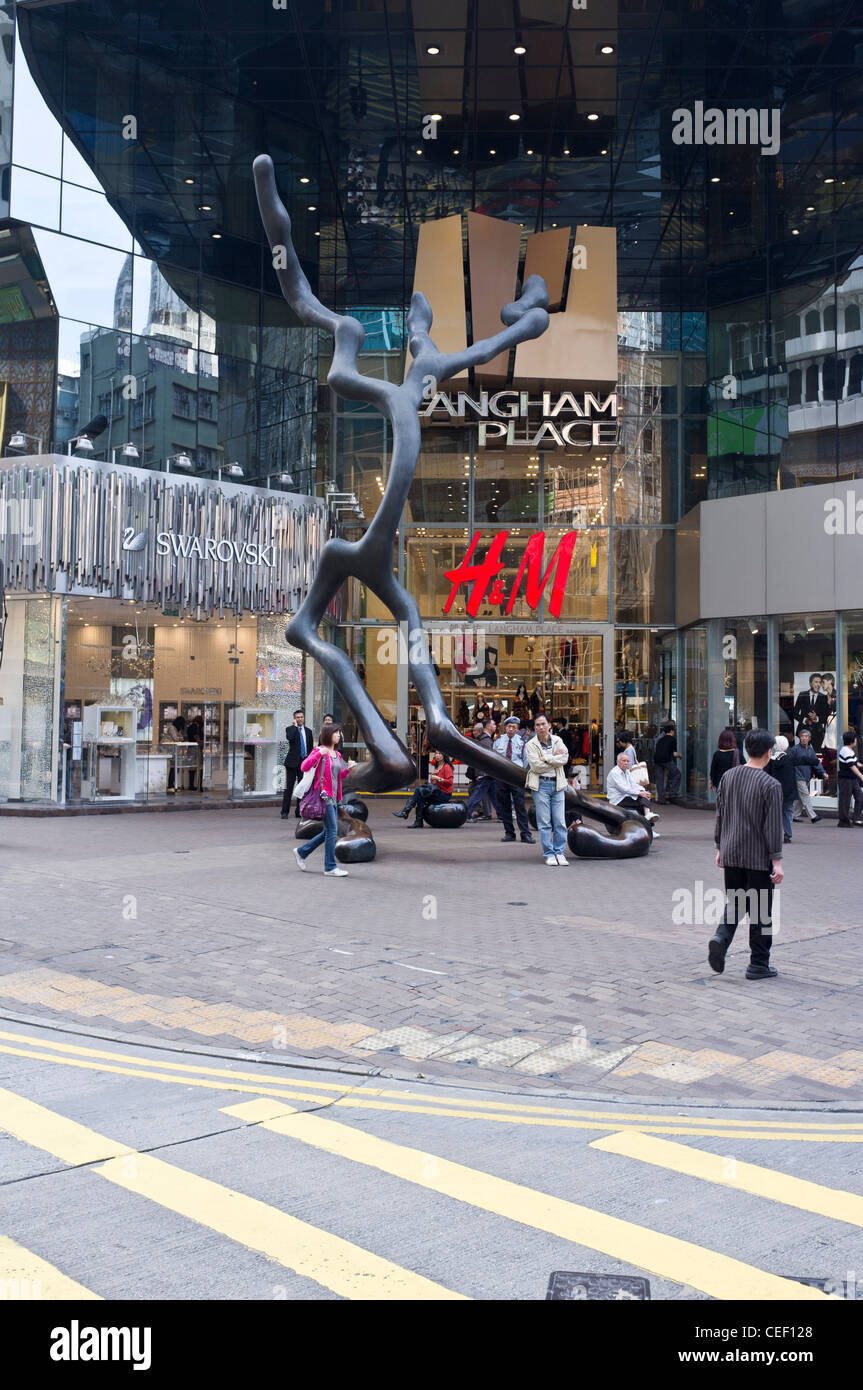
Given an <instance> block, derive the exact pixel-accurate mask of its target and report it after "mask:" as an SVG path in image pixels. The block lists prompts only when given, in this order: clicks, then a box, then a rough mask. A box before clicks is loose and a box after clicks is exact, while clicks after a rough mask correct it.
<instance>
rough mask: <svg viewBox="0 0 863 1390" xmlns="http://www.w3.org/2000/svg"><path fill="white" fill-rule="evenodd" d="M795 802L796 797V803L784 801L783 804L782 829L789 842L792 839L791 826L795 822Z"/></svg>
mask: <svg viewBox="0 0 863 1390" xmlns="http://www.w3.org/2000/svg"><path fill="white" fill-rule="evenodd" d="M795 802H796V797H795V799H794V801H783V803H782V829H783V830H784V831H785V834H786V835H787V836H788V838H789V840H790V839H791V826H792V823H793V821H794V805H795Z"/></svg>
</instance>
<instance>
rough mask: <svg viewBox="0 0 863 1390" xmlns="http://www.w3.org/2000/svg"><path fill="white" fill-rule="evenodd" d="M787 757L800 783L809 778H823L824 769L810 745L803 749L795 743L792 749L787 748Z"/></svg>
mask: <svg viewBox="0 0 863 1390" xmlns="http://www.w3.org/2000/svg"><path fill="white" fill-rule="evenodd" d="M787 756H788V757H789V758H790V759H791V762H792V763H793V764H794V769H795V771H796V773H797V776H798V777H799V778H800V781H801V782H808V781H809V779H810V777H823V776H824V769H823V767H822V766H821V763H820V762H819V760H818V754H817V753H816V752H815V749H814V748H813V747H812V744H811V743H810V745H809V747H808V748H803V747H801V745H800V744H799V743H795V745H794V747H793V748H789V750H788V754H787ZM807 769H808V770H807Z"/></svg>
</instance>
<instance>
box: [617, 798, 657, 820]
mask: <svg viewBox="0 0 863 1390" xmlns="http://www.w3.org/2000/svg"><path fill="white" fill-rule="evenodd" d="M649 805H650V802H649V801H648V800H647V798H646V797H644V796H624V797H622V798H621V800H620V801H618V803H617V810H618V811H637V812H638V814H639V815H640V816H643V815H644V813H645V811H646V810H647V808H648V806H649Z"/></svg>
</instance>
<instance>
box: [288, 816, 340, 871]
mask: <svg viewBox="0 0 863 1390" xmlns="http://www.w3.org/2000/svg"><path fill="white" fill-rule="evenodd" d="M338 829H339V818H338V815H337V814H336V808H335V804H334V803H333V802H332V801H325V802H324V828H323V830H321V831H320V833H319V834H317V835H315V836H314V837H313V838H312V839H311V840H307V841H306V843H305V845H304V846H303V848H302V849H300V850H297V853H298V854H299V856H300V858H301V859H308V857H309V855H310V854H312V853H313V852H314V850H316V849H317V847H318V845H323V847H324V873H326V872H327V870H328V869H334V868H335V867H336V835H337V834H338Z"/></svg>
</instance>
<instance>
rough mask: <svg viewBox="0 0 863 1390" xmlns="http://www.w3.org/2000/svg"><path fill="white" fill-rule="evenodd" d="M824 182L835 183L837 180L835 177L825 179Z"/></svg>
mask: <svg viewBox="0 0 863 1390" xmlns="http://www.w3.org/2000/svg"><path fill="white" fill-rule="evenodd" d="M824 182H825V183H835V182H836V180H835V179H825V180H824Z"/></svg>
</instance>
